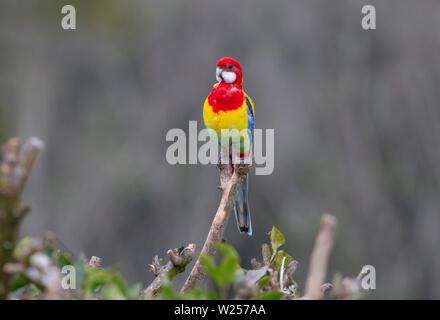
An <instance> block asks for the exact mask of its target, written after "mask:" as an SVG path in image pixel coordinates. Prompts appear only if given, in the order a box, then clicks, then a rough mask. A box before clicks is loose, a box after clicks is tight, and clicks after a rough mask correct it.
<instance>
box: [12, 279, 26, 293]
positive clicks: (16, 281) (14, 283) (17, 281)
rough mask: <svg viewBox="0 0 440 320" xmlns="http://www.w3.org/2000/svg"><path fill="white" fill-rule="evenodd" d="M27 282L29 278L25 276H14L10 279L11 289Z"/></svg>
mask: <svg viewBox="0 0 440 320" xmlns="http://www.w3.org/2000/svg"><path fill="white" fill-rule="evenodd" d="M29 283H30V280H29V279H28V278H27V277H25V276H22V275H20V276H18V277H15V278H14V279H12V282H11V291H15V290H17V289H20V288H22V287H24V286H26V285H28V284H29Z"/></svg>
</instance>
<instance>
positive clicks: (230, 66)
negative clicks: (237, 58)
mask: <svg viewBox="0 0 440 320" xmlns="http://www.w3.org/2000/svg"><path fill="white" fill-rule="evenodd" d="M233 67H234V66H233V65H232V64H230V65H229V66H227V67H226V69H228V70H231V69H232V68H233Z"/></svg>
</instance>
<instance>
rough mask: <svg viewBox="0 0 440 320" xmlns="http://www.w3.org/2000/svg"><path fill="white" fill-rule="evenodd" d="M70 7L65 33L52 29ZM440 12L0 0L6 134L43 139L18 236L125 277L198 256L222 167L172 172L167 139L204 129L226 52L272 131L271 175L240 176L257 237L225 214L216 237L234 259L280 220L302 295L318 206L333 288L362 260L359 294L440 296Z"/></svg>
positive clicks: (356, 6)
mask: <svg viewBox="0 0 440 320" xmlns="http://www.w3.org/2000/svg"><path fill="white" fill-rule="evenodd" d="M65 4H72V5H74V6H75V7H76V13H77V30H69V31H65V30H62V28H61V26H60V22H61V18H62V15H61V13H60V11H61V7H62V6H63V5H65ZM365 4H373V5H375V6H376V10H377V30H375V31H365V30H363V29H362V28H361V24H360V22H361V18H362V15H361V8H362V6H363V5H365ZM439 13H440V2H439V1H435V0H432V1H429V0H423V1H410V0H389V1H374V0H369V1H360V0H346V1H339V0H338V1H324V0H322V1H316V0H309V1H288V0H285V1H277V0H274V1H255V0H252V1H251V0H246V1H232V0H225V1H215V2H214V1H206V0H191V1H179V0H157V1H141V0H130V1H122V0H89V1H76V0H70V1H35V0H32V1H31V0H27V1H16V0H0V140H1V141H5V140H6V139H7V138H8V137H12V136H19V137H21V138H23V139H24V138H26V137H29V136H33V135H35V136H38V137H40V138H42V139H43V140H44V141H45V143H46V149H45V151H44V153H43V154H42V156H41V158H39V159H38V163H37V164H36V167H35V168H34V171H33V173H32V176H31V179H30V181H29V184H28V186H27V189H26V194H25V200H26V201H27V202H28V203H29V204H30V205H31V206H32V208H33V210H32V212H31V214H30V215H29V216H28V217H27V218H26V220H25V223H24V226H23V229H22V235H23V236H24V235H32V236H44V234H45V232H46V231H47V230H51V231H54V232H55V233H56V234H57V235H58V238H59V239H60V240H61V241H62V242H63V243H64V244H65V245H66V246H67V247H68V248H69V249H70V250H71V251H72V252H74V253H75V254H78V253H79V252H81V251H83V252H84V253H85V254H86V255H88V256H91V255H97V256H99V257H101V258H102V259H103V263H104V265H119V266H120V270H121V272H122V274H123V276H124V278H125V279H127V281H128V282H129V283H130V284H132V283H135V282H142V283H144V284H147V283H149V282H150V281H151V280H152V278H153V275H152V274H151V273H149V272H148V268H147V265H148V263H150V262H151V260H152V257H153V255H155V254H158V255H159V256H161V257H164V258H165V257H166V254H165V252H166V250H167V249H169V248H175V247H179V246H181V245H185V244H188V243H190V242H195V243H196V244H197V245H198V248H199V249H200V248H201V246H202V244H203V241H204V239H205V237H206V234H207V231H208V229H209V226H210V224H211V221H212V218H213V216H214V214H215V210H216V208H217V205H218V201H219V199H220V194H219V192H218V190H217V184H218V173H217V170H216V168H215V166H212V165H211V166H202V165H176V166H171V165H169V164H168V163H167V162H166V160H165V152H166V149H167V147H168V146H169V143H167V142H166V141H165V135H166V132H167V131H168V130H169V129H171V128H182V129H184V130H185V131H187V130H188V121H189V120H198V121H199V123H200V125H201V124H202V104H203V101H204V99H205V97H206V96H207V94H208V93H209V91H210V89H211V88H212V85H213V83H214V82H215V63H216V61H217V59H219V58H220V57H222V56H232V57H235V58H236V59H237V60H239V61H240V62H241V64H242V66H243V69H244V76H245V80H244V85H245V89H246V91H247V92H248V93H249V94H250V95H251V97H253V99H254V102H255V104H256V127H258V128H274V129H275V171H274V173H273V174H272V175H270V176H255V175H252V176H251V177H250V201H251V209H252V216H253V224H254V235H253V236H252V237H251V238H249V237H247V236H241V235H239V234H238V232H237V228H236V226H235V222H234V221H233V220H230V225H229V226H228V230H227V234H226V239H227V241H228V242H229V243H231V244H232V245H234V246H235V247H236V248H237V250H238V252H239V253H240V254H241V256H242V265H243V266H244V267H249V266H250V259H251V258H252V257H255V256H256V257H260V246H261V244H262V243H263V242H264V241H267V239H268V236H267V232H268V231H269V230H270V229H271V227H272V225H275V226H277V227H278V228H279V229H280V230H281V231H282V232H283V233H284V234H285V236H286V239H287V243H286V245H285V246H284V249H285V250H286V251H288V252H289V253H291V254H292V255H293V256H294V258H295V259H297V260H298V261H300V263H301V266H300V268H299V270H298V271H297V276H296V279H297V281H298V283H299V285H300V287H302V288H303V287H304V279H305V276H306V273H307V268H308V260H309V254H310V252H311V250H312V247H313V244H314V239H315V236H316V233H317V230H318V225H319V218H320V216H321V214H322V213H323V212H330V213H332V214H334V215H335V216H336V217H337V218H338V220H339V228H338V232H337V238H336V243H335V247H334V251H333V253H332V255H331V259H330V266H329V274H328V280H331V279H332V276H333V275H334V274H335V273H336V272H341V273H343V274H344V275H353V276H354V275H357V273H358V272H359V271H360V269H361V268H362V266H363V265H365V264H371V265H374V266H375V267H376V273H377V289H376V290H375V292H373V293H372V294H371V295H370V298H371V297H372V298H377V299H381V298H391V299H392V298H440V277H439V274H440V255H439V252H440V250H439V249H440V248H439V243H440V234H439V232H438V229H439V227H440V215H439V214H440V212H439V208H440V125H439V123H440V105H439V102H440V90H439V89H440V88H439V83H440V64H439V52H440V18H439V17H440V16H439ZM200 127H201V126H200ZM185 276H186V275H179V276H177V277H176V279H175V281H174V284H175V286H176V288H178V287H179V286H180V285H181V284H182V283H183V281H184V279H185Z"/></svg>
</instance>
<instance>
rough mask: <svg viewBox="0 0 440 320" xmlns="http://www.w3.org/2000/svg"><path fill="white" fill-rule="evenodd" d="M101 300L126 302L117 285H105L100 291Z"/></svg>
mask: <svg viewBox="0 0 440 320" xmlns="http://www.w3.org/2000/svg"><path fill="white" fill-rule="evenodd" d="M102 299H103V300H126V299H125V295H124V294H123V293H122V291H121V288H120V287H119V285H117V284H115V283H109V284H107V285H106V286H105V287H104V289H103V290H102Z"/></svg>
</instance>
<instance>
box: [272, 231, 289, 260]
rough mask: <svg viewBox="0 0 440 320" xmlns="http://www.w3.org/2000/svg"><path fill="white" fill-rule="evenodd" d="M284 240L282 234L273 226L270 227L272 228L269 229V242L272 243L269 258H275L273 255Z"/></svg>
mask: <svg viewBox="0 0 440 320" xmlns="http://www.w3.org/2000/svg"><path fill="white" fill-rule="evenodd" d="M285 242H286V240H285V239H284V235H283V234H282V233H281V232H280V230H278V229H277V228H275V226H273V227H272V230H271V231H270V243H271V245H272V257H271V260H272V261H273V259H274V258H275V255H276V253H277V250H278V248H279V247H281V246H282V245H283V244H284V243H285Z"/></svg>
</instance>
